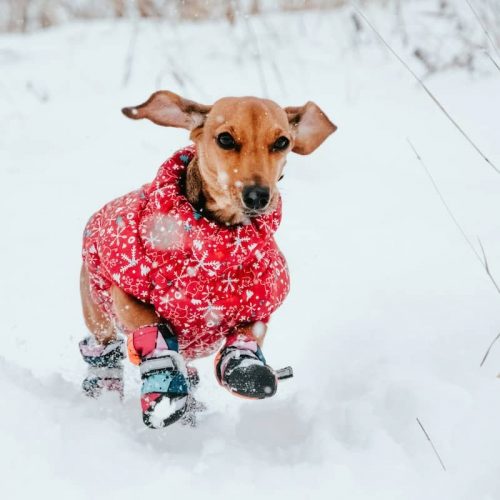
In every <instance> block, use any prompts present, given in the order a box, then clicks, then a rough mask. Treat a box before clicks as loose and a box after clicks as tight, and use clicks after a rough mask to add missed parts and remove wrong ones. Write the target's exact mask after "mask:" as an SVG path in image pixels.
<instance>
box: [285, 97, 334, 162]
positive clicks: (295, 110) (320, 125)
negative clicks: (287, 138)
mask: <svg viewBox="0 0 500 500" xmlns="http://www.w3.org/2000/svg"><path fill="white" fill-rule="evenodd" d="M285 111H286V114H287V115H288V122H289V123H290V128H291V131H292V136H293V138H294V145H293V149H292V151H293V152H294V153H298V154H300V155H308V154H309V153H312V152H313V151H314V150H315V149H316V148H317V147H318V146H319V145H320V144H321V143H322V142H323V141H324V140H325V139H326V138H327V137H328V136H329V135H330V134H333V132H335V131H336V130H337V127H336V125H334V124H333V123H332V122H331V121H330V120H329V119H328V117H327V116H326V115H325V113H323V111H321V109H320V108H319V106H317V105H316V104H314V102H311V101H309V102H307V103H306V104H304V106H297V107H288V108H285Z"/></svg>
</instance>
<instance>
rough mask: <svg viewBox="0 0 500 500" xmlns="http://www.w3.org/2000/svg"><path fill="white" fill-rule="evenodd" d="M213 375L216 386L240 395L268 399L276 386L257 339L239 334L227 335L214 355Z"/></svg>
mask: <svg viewBox="0 0 500 500" xmlns="http://www.w3.org/2000/svg"><path fill="white" fill-rule="evenodd" d="M215 375H216V377H217V380H218V381H219V384H220V385H222V386H223V387H225V388H226V389H227V390H228V391H229V392H231V393H232V394H235V395H238V396H241V397H244V398H249V399H264V398H269V397H271V396H274V394H276V390H277V388H278V379H277V376H276V373H275V372H274V370H273V369H272V368H271V367H270V366H268V365H267V364H266V360H265V358H264V355H263V354H262V351H261V350H260V347H259V346H258V344H257V342H256V341H255V339H254V338H252V337H249V336H246V335H242V334H232V335H229V336H228V337H227V339H226V344H225V346H224V347H223V349H222V350H221V351H219V353H218V354H217V356H216V358H215Z"/></svg>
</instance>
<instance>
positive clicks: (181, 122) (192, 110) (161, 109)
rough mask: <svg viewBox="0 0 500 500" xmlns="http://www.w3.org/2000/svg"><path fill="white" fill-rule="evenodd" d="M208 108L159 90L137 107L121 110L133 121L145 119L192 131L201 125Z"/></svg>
mask: <svg viewBox="0 0 500 500" xmlns="http://www.w3.org/2000/svg"><path fill="white" fill-rule="evenodd" d="M210 108H211V106H205V105H204V104H198V103H197V102H194V101H189V100H188V99H184V98H183V97H181V96H179V95H177V94H174V93H173V92H169V91H168V90H160V91H159V92H155V93H154V94H153V95H152V96H151V97H150V98H149V99H148V100H147V101H146V102H144V103H142V104H139V106H132V107H129V108H123V109H122V113H123V114H124V115H125V116H127V117H128V118H132V119H133V120H139V119H141V118H147V119H148V120H151V121H152V122H154V123H156V124H157V125H163V126H164V127H179V128H185V129H187V130H194V129H195V128H198V127H200V126H201V125H203V123H204V121H205V117H206V115H207V113H208V112H209V111H210Z"/></svg>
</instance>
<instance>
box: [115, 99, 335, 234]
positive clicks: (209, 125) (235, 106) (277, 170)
mask: <svg viewBox="0 0 500 500" xmlns="http://www.w3.org/2000/svg"><path fill="white" fill-rule="evenodd" d="M122 111H123V113H124V114H125V115H126V116H128V117H129V118H134V119H139V118H148V119H150V120H151V121H153V122H155V123H157V124H159V125H164V126H173V127H182V128H186V129H188V130H190V131H191V139H192V140H193V141H194V142H195V143H196V147H197V154H198V168H199V173H200V177H201V180H202V184H203V192H204V198H205V200H206V202H205V203H206V209H207V210H208V211H210V212H211V213H212V214H214V216H215V217H216V218H217V219H218V220H219V221H221V222H225V223H228V224H238V223H241V222H244V221H245V220H246V219H248V218H250V217H254V216H257V215H261V214H263V213H266V212H269V211H271V210H273V209H274V208H275V207H276V203H277V201H278V196H279V193H278V188H277V183H278V181H279V179H280V178H281V176H282V175H283V168H284V166H285V163H286V156H287V154H288V153H289V152H290V151H294V152H296V153H299V154H309V153H311V152H312V151H314V150H315V149H316V148H317V147H318V146H319V145H320V144H321V143H322V142H323V141H324V140H325V139H326V138H327V137H328V136H329V135H330V134H331V133H333V132H334V131H335V130H336V127H335V125H333V124H332V123H331V122H330V120H328V118H327V117H326V115H325V114H324V113H323V112H322V111H321V110H320V109H319V107H318V106H316V104H314V103H312V102H308V103H307V104H306V105H304V106H302V107H294V108H281V107H280V106H279V105H278V104H276V103H275V102H273V101H270V100H267V99H259V98H256V97H225V98H223V99H220V100H219V101H217V102H216V103H215V104H213V105H212V106H204V105H201V104H198V103H194V102H192V101H188V100H186V99H183V98H181V97H180V96H178V95H176V94H173V93H171V92H168V91H160V92H156V93H155V94H153V95H152V96H151V97H150V98H149V99H148V101H146V102H145V103H144V104H141V105H140V106H136V107H132V108H124V109H123V110H122Z"/></svg>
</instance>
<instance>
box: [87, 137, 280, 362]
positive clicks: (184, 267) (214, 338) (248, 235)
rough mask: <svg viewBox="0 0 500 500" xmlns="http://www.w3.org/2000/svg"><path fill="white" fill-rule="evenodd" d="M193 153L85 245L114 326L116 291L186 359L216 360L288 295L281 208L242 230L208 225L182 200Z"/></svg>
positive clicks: (121, 206) (126, 203) (131, 197)
mask: <svg viewBox="0 0 500 500" xmlns="http://www.w3.org/2000/svg"><path fill="white" fill-rule="evenodd" d="M195 153H196V150H195V147H194V146H188V147H187V148H184V149H182V150H180V151H178V152H177V153H175V154H174V155H173V156H172V157H171V158H169V159H168V160H167V161H166V162H165V163H164V164H163V165H162V166H161V167H160V170H159V171H158V174H157V176H156V178H155V180H154V181H153V182H152V183H151V184H146V185H145V186H143V187H142V188H141V189H139V190H137V191H133V192H132V193H129V194H127V195H125V196H122V197H120V198H118V199H116V200H114V201H112V202H110V203H108V204H107V205H105V206H104V207H103V208H102V209H101V210H99V211H98V212H97V213H96V214H94V215H93V216H92V217H91V219H90V220H89V222H88V224H87V226H86V228H85V232H84V238H83V260H84V263H85V265H86V267H87V270H88V272H89V276H90V288H91V294H92V298H93V300H94V301H95V303H96V304H97V305H98V306H99V307H100V308H101V309H102V310H103V311H105V313H106V314H108V315H109V316H111V317H114V318H115V320H116V317H115V315H114V313H113V304H112V301H111V297H110V294H109V289H110V287H111V285H112V284H113V283H114V284H116V285H117V286H119V287H120V288H121V289H122V290H123V291H125V292H126V293H128V294H130V295H133V296H134V297H136V298H138V299H139V300H141V301H143V302H145V303H149V304H152V305H153V306H154V307H155V309H156V311H157V313H158V314H159V315H160V316H162V317H163V318H164V319H166V320H167V321H168V322H169V324H170V325H171V326H172V328H173V330H174V331H175V333H176V334H177V336H178V340H179V347H180V351H181V352H182V353H183V354H184V356H185V357H186V358H187V359H193V358H198V357H202V356H207V355H209V354H211V353H212V352H214V351H215V350H217V349H218V348H219V346H220V344H221V343H222V340H223V339H224V336H225V335H227V334H229V333H231V332H232V331H234V328H235V327H236V326H238V325H241V324H246V323H250V322H255V321H263V322H267V321H268V319H269V317H270V315H271V314H272V313H273V312H274V311H275V310H276V309H277V308H278V307H279V306H280V305H281V304H282V302H283V300H284V299H285V297H286V295H287V293H288V290H289V274H288V269H287V265H286V261H285V258H284V256H283V254H282V253H281V252H280V250H279V248H278V246H277V245H276V242H275V240H274V232H275V231H276V229H277V228H278V226H279V224H280V221H281V199H280V200H279V203H278V206H277V208H276V210H274V211H273V212H272V213H270V214H266V215H262V216H259V217H256V218H253V219H252V220H251V221H250V222H249V223H248V224H246V225H238V226H229V227H228V226H225V225H221V224H218V223H216V222H214V221H211V220H208V219H207V218H205V217H203V216H202V215H201V214H199V213H198V212H196V211H195V209H194V208H193V206H192V205H191V204H190V203H189V201H188V200H187V199H186V197H185V196H184V195H183V194H182V188H181V179H182V176H183V173H184V171H185V169H186V167H187V165H188V164H189V162H190V161H191V159H192V158H193V156H194V155H195Z"/></svg>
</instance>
